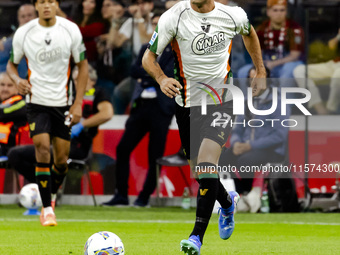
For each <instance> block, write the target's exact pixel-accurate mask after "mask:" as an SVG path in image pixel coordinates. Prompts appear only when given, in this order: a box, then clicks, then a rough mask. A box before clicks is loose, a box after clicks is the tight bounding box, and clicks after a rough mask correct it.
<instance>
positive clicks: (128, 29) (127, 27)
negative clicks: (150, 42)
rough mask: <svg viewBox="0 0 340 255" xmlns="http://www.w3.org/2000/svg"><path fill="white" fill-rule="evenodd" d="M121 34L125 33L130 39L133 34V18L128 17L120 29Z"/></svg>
mask: <svg viewBox="0 0 340 255" xmlns="http://www.w3.org/2000/svg"><path fill="white" fill-rule="evenodd" d="M119 34H122V35H124V36H125V37H126V38H128V39H130V38H131V35H132V18H129V19H127V20H126V21H125V22H124V23H123V24H122V26H121V27H120V29H119Z"/></svg>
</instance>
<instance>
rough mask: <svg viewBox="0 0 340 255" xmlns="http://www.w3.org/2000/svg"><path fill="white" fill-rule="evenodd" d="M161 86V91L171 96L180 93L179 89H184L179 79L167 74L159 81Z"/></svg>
mask: <svg viewBox="0 0 340 255" xmlns="http://www.w3.org/2000/svg"><path fill="white" fill-rule="evenodd" d="M159 86H160V87H161V91H162V92H163V93H164V94H165V95H166V96H168V97H170V98H173V97H174V96H176V95H179V94H180V92H179V90H180V89H182V86H181V84H180V83H179V82H178V81H176V80H175V79H173V78H169V77H166V76H164V78H163V79H162V80H161V81H160V82H159Z"/></svg>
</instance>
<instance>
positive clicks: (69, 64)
mask: <svg viewBox="0 0 340 255" xmlns="http://www.w3.org/2000/svg"><path fill="white" fill-rule="evenodd" d="M70 76H71V58H70V60H69V63H68V69H67V81H66V84H65V87H66V103H68V100H69V96H70V95H69V83H70Z"/></svg>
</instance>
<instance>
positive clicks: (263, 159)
mask: <svg viewBox="0 0 340 255" xmlns="http://www.w3.org/2000/svg"><path fill="white" fill-rule="evenodd" d="M269 73H270V72H268V73H267V74H269ZM254 75H255V72H254V69H251V70H250V72H249V78H253V76H254ZM268 84H270V83H268ZM271 86H273V84H271ZM272 89H273V87H270V86H269V87H268V88H267V90H266V91H265V92H264V93H263V94H262V95H261V96H259V97H256V98H254V100H253V105H254V108H255V109H257V110H268V109H270V108H271V107H272V104H273V100H272V96H273V93H272ZM245 109H247V106H245ZM289 115H290V108H289V107H288V108H287V115H286V116H283V115H282V114H281V100H280V96H278V102H277V108H276V110H275V111H274V112H273V113H272V114H269V115H255V114H253V113H251V112H250V111H246V114H245V115H238V116H237V117H236V120H235V122H234V125H233V130H232V135H231V137H230V148H228V149H227V150H225V151H223V152H222V154H221V157H220V162H219V165H220V166H228V165H230V166H235V167H236V168H237V169H238V171H237V173H236V178H234V181H235V186H236V191H237V192H238V193H239V194H240V195H241V194H242V193H247V192H249V191H250V192H249V193H248V195H247V196H244V197H243V199H242V198H241V200H240V204H239V206H240V207H238V208H239V210H242V209H241V208H242V206H241V205H242V200H243V201H244V202H245V203H246V204H245V207H247V209H245V210H250V212H254V213H255V212H257V211H258V209H259V208H260V206H261V200H260V198H261V191H262V186H263V177H262V176H261V174H262V173H261V171H259V172H258V173H255V174H254V171H245V170H246V169H250V167H253V169H254V167H255V166H258V169H259V170H261V169H260V166H261V165H262V166H264V165H266V164H267V163H273V162H282V161H283V160H284V158H285V154H286V147H287V140H288V131H289V128H288V127H284V126H283V125H282V121H283V120H284V119H289ZM271 120H273V121H271ZM249 121H250V122H249ZM247 167H248V168H247ZM257 177H259V178H257Z"/></svg>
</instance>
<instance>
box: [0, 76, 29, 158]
mask: <svg viewBox="0 0 340 255" xmlns="http://www.w3.org/2000/svg"><path fill="white" fill-rule="evenodd" d="M0 100H1V105H0V150H1V151H0V155H1V156H5V155H7V152H8V150H9V149H10V148H11V147H13V146H15V145H16V135H17V133H18V130H19V128H20V127H23V126H25V125H26V124H27V119H26V103H25V99H24V98H23V97H22V96H21V95H19V94H18V89H17V87H16V86H15V84H14V83H13V81H12V80H11V79H10V78H9V76H8V75H7V73H5V72H3V73H0Z"/></svg>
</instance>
